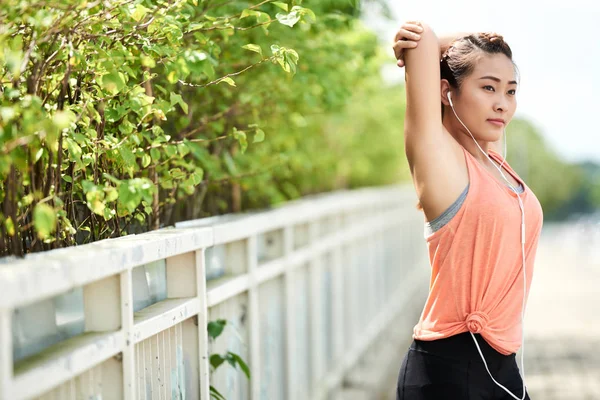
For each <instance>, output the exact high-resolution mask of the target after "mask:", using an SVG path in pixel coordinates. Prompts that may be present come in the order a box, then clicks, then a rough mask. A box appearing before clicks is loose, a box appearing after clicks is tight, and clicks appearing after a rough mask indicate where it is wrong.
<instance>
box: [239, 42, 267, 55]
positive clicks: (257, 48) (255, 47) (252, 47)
mask: <svg viewBox="0 0 600 400" xmlns="http://www.w3.org/2000/svg"><path fill="white" fill-rule="evenodd" d="M242 49H246V50H250V51H253V52H255V53H258V54H260V55H261V56H262V55H263V52H262V49H261V47H260V46H259V45H257V44H252V43H248V44H246V45H244V46H242Z"/></svg>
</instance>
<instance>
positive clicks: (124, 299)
mask: <svg viewBox="0 0 600 400" xmlns="http://www.w3.org/2000/svg"><path fill="white" fill-rule="evenodd" d="M121 324H122V329H123V334H124V336H125V347H124V348H123V399H125V400H135V399H136V376H135V344H134V343H133V285H132V283H131V269H127V270H125V271H123V272H121Z"/></svg>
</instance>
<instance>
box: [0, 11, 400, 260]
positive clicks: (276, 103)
mask: <svg viewBox="0 0 600 400" xmlns="http://www.w3.org/2000/svg"><path fill="white" fill-rule="evenodd" d="M359 13H360V9H359V4H355V3H354V2H347V1H343V0H331V1H327V2H319V1H317V0H313V1H306V2H304V3H302V1H300V0H298V1H295V0H292V1H286V2H275V1H270V0H267V1H262V2H259V3H251V2H247V1H237V0H236V1H226V2H221V3H219V2H217V1H211V0H188V1H184V0H178V1H164V0H118V1H107V2H102V3H97V2H79V1H74V0H57V1H54V2H46V1H42V2H38V3H34V4H31V3H30V2H28V1H24V0H23V1H21V0H5V1H3V2H2V4H1V5H0V19H1V20H2V21H3V25H2V27H1V28H0V76H1V78H0V202H1V203H2V207H1V209H0V231H1V235H0V255H3V254H15V255H22V254H24V253H26V252H30V251H41V250H47V249H50V248H56V247H61V246H68V245H73V244H76V243H86V242H89V241H94V240H99V239H103V238H108V237H116V236H120V235H124V234H127V233H133V232H142V231H145V230H148V229H157V228H159V227H161V226H165V225H171V224H173V223H174V222H175V221H178V220H183V219H191V218H197V217H203V216H207V215H213V214H217V213H224V212H237V211H241V210H244V209H247V208H253V207H265V206H269V205H271V204H275V203H278V202H281V201H285V200H287V199H290V198H296V197H298V196H301V195H304V194H307V193H314V192H319V191H323V190H330V189H333V188H340V187H347V186H354V185H362V184H365V183H367V182H369V179H368V178H369V175H371V176H373V177H376V178H375V179H374V180H373V181H372V182H379V183H384V182H388V181H390V180H391V179H392V178H393V177H394V178H395V177H397V176H399V173H397V172H391V170H395V171H397V170H398V168H397V167H398V165H399V164H398V163H399V162H400V160H395V158H394V157H395V154H401V153H397V152H398V151H402V148H401V146H400V147H399V148H394V149H390V146H389V145H388V143H386V141H387V140H389V139H390V135H392V136H393V135H396V137H397V139H396V142H400V139H399V138H400V136H398V135H400V134H401V132H400V125H399V124H398V125H395V126H394V127H393V128H394V129H392V130H390V129H388V130H387V131H386V132H387V133H385V134H382V133H379V132H377V130H378V129H380V128H382V125H381V124H379V125H378V126H367V125H370V124H371V123H377V120H376V115H381V116H382V117H386V118H387V117H388V116H385V115H383V114H385V111H384V110H381V109H379V107H380V106H381V105H382V104H383V103H384V102H385V99H384V98H383V97H382V95H381V92H377V88H378V87H380V86H381V80H380V78H379V66H380V64H381V62H382V60H383V57H382V56H381V54H380V52H379V50H378V49H379V46H378V43H377V39H376V37H375V36H374V34H372V33H370V32H369V31H367V30H366V29H365V28H364V27H362V26H361V24H360V22H359V21H358V20H357V18H356V17H357V16H358V15H359ZM361 94H362V95H363V96H371V95H373V96H375V98H376V100H374V102H373V103H371V102H370V99H369V98H367V97H364V98H360V96H361ZM397 98H398V101H400V100H399V99H400V97H397ZM352 99H354V100H356V99H359V100H363V102H362V104H361V103H358V104H359V105H356V104H355V105H353V106H348V104H350V103H351V100H352ZM376 102H378V103H376ZM388 105H389V107H393V108H394V110H397V113H398V115H400V113H401V111H400V109H399V108H397V105H395V104H388ZM371 106H372V109H371V111H373V114H372V115H371V114H370V113H369V108H371ZM376 107H377V109H376ZM349 108H350V109H351V112H353V113H358V114H360V117H361V118H366V119H365V120H363V121H362V122H360V123H359V124H358V125H360V126H361V127H362V128H363V129H364V130H362V131H361V130H360V129H356V126H355V124H354V123H353V122H352V120H349V119H348V118H352V119H354V118H355V117H356V116H355V115H351V114H348V113H347V112H348V109H349ZM389 109H391V108H388V110H389ZM367 120H368V121H370V122H368V121H367ZM383 122H384V121H383ZM384 128H386V129H387V128H390V127H388V126H385V127H384ZM382 157H383V158H385V160H386V161H385V165H384V166H381V168H379V167H378V166H377V165H376V162H377V159H378V158H382Z"/></svg>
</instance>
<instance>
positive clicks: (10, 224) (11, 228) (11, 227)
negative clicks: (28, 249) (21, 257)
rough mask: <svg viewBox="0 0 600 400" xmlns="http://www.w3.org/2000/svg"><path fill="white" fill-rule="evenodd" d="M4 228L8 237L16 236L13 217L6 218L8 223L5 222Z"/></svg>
mask: <svg viewBox="0 0 600 400" xmlns="http://www.w3.org/2000/svg"><path fill="white" fill-rule="evenodd" d="M4 226H5V227H6V233H8V236H14V235H15V224H14V223H13V220H12V218H11V217H8V218H6V221H4Z"/></svg>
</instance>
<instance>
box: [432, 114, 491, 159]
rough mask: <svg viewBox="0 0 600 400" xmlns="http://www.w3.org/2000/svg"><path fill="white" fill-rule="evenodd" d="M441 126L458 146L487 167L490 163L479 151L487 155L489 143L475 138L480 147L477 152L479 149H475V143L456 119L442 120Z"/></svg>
mask: <svg viewBox="0 0 600 400" xmlns="http://www.w3.org/2000/svg"><path fill="white" fill-rule="evenodd" d="M448 108H449V107H448ZM446 112H449V113H452V110H450V109H448V110H445V112H444V114H445V115H446ZM452 117H454V115H452ZM442 125H443V126H444V127H445V128H446V130H447V131H448V133H450V136H452V137H453V138H454V140H456V141H457V142H458V144H459V145H461V146H462V147H464V148H465V149H466V150H467V151H468V152H469V153H471V155H472V156H473V157H475V159H477V161H479V162H480V163H482V164H484V165H488V164H489V163H490V161H489V160H488V159H487V157H486V156H484V155H483V153H482V152H481V150H483V151H484V152H485V153H486V154H489V149H490V147H491V146H490V142H486V141H483V140H478V139H477V138H475V140H477V143H478V144H479V147H481V150H479V147H477V145H476V144H475V141H474V140H473V138H472V137H471V135H470V134H469V132H468V131H467V130H466V129H465V128H464V126H462V124H461V123H460V122H459V121H458V120H457V119H456V117H454V118H451V117H449V118H444V120H443V121H442Z"/></svg>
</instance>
